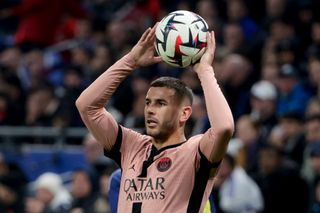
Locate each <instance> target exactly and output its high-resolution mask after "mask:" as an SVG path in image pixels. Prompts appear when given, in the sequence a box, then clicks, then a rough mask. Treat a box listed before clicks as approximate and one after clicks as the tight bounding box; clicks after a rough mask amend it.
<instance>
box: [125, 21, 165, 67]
mask: <svg viewBox="0 0 320 213" xmlns="http://www.w3.org/2000/svg"><path fill="white" fill-rule="evenodd" d="M156 27H157V24H155V25H154V26H153V28H150V27H149V28H148V29H147V30H146V31H145V32H144V33H143V34H142V36H141V38H140V40H139V41H138V43H137V44H136V45H135V46H134V47H133V48H132V50H131V51H130V54H131V55H132V57H133V59H134V61H135V65H136V66H137V67H141V66H148V65H151V64H155V63H158V62H160V61H162V59H161V58H160V56H155V54H154V53H155V47H154V41H155V31H156Z"/></svg>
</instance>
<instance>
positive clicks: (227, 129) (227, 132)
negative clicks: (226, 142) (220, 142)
mask: <svg viewBox="0 0 320 213" xmlns="http://www.w3.org/2000/svg"><path fill="white" fill-rule="evenodd" d="M233 133H234V122H233V121H230V122H225V123H224V124H223V125H222V126H220V128H219V130H218V134H219V135H221V136H223V138H231V137H232V135H233Z"/></svg>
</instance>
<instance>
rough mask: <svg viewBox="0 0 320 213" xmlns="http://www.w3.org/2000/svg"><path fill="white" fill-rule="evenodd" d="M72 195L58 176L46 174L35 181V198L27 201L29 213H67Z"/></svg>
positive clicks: (50, 173)
mask: <svg viewBox="0 0 320 213" xmlns="http://www.w3.org/2000/svg"><path fill="white" fill-rule="evenodd" d="M71 199H72V198H71V194H70V193H69V191H68V190H67V189H66V188H64V186H63V183H62V179H61V177H60V176H59V175H58V174H55V173H52V172H46V173H43V174H42V175H40V176H39V177H38V178H37V179H36V181H35V197H34V198H33V197H29V198H27V200H26V212H27V213H57V212H59V213H60V212H61V213H63V212H67V210H68V209H69V208H70V205H71Z"/></svg>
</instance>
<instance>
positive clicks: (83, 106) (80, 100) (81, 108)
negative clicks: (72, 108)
mask: <svg viewBox="0 0 320 213" xmlns="http://www.w3.org/2000/svg"><path fill="white" fill-rule="evenodd" d="M75 104H76V107H77V109H78V111H79V112H80V113H84V112H85V111H86V108H87V107H86V104H85V102H84V101H83V98H82V97H81V95H80V96H79V97H78V98H77V100H76V102H75Z"/></svg>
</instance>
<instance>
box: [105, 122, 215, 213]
mask: <svg viewBox="0 0 320 213" xmlns="http://www.w3.org/2000/svg"><path fill="white" fill-rule="evenodd" d="M201 137H202V136H201V135H198V136H194V137H192V138H190V139H189V140H187V141H185V142H181V143H178V144H175V145H171V146H167V147H164V148H162V149H159V150H157V149H156V147H155V146H154V145H153V144H152V141H151V138H150V136H147V135H143V134H140V133H138V132H135V131H133V130H130V129H127V128H125V127H122V126H119V130H118V135H117V139H116V143H115V145H114V146H113V148H112V149H111V150H110V151H109V152H106V153H105V154H106V156H108V157H111V158H113V159H114V160H115V161H116V162H117V163H118V164H119V165H120V167H121V169H122V177H121V185H120V192H119V203H118V212H119V213H124V212H126V213H128V212H132V213H139V212H142V213H150V212H156V213H182V212H183V213H186V212H188V213H189V212H190V213H196V212H202V210H203V208H204V206H205V203H206V201H207V200H208V198H209V195H210V193H211V189H212V187H213V177H210V175H209V174H210V168H212V167H215V165H212V164H211V163H210V162H209V161H208V160H207V159H206V157H205V156H204V155H203V154H202V153H201V151H200V149H199V141H200V138H201Z"/></svg>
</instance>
